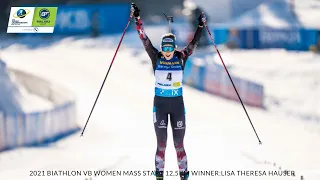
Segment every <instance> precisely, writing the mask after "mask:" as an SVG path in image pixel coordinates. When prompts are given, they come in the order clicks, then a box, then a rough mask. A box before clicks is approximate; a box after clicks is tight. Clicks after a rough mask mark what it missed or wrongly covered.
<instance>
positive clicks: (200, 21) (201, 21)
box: [198, 12, 207, 26]
mask: <svg viewBox="0 0 320 180" xmlns="http://www.w3.org/2000/svg"><path fill="white" fill-rule="evenodd" d="M206 21H207V17H206V15H205V14H204V13H203V12H202V13H201V14H200V16H199V18H198V25H199V26H203V25H204V24H205V23H206Z"/></svg>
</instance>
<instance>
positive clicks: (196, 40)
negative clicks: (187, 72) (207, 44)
mask: <svg viewBox="0 0 320 180" xmlns="http://www.w3.org/2000/svg"><path fill="white" fill-rule="evenodd" d="M198 21H199V22H198V28H197V30H196V32H195V34H194V36H193V39H192V40H191V42H190V43H189V44H188V45H187V46H186V47H185V48H183V49H181V50H180V52H181V53H182V58H183V60H184V64H185V62H186V61H187V59H188V58H189V56H191V55H192V53H193V52H194V50H195V49H196V48H197V46H198V44H199V42H200V38H201V35H202V31H203V26H204V23H205V22H206V16H205V15H204V14H203V13H201V14H200V16H199V18H198Z"/></svg>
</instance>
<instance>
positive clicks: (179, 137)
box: [131, 3, 206, 180]
mask: <svg viewBox="0 0 320 180" xmlns="http://www.w3.org/2000/svg"><path fill="white" fill-rule="evenodd" d="M131 10H132V11H134V18H135V23H136V29H137V31H138V34H139V37H140V39H141V41H142V43H143V45H144V48H145V50H146V51H147V53H148V55H149V57H150V59H151V62H152V66H153V70H154V76H155V96H154V107H153V114H154V117H153V122H154V128H155V132H156V136H157V150H156V155H155V168H156V169H155V170H156V171H155V172H156V173H155V175H156V177H157V179H163V176H164V172H163V171H164V163H165V150H166V145H167V126H168V115H170V124H171V127H172V131H173V141H174V147H175V149H176V152H177V159H178V166H179V175H180V177H181V180H187V179H188V176H189V171H188V165H187V164H188V163H187V156H186V152H185V149H184V145H183V139H184V135H185V130H186V129H185V128H186V121H185V108H184V101H183V95H182V94H183V93H182V78H183V70H184V67H185V64H186V61H187V59H188V57H189V56H190V55H191V54H192V53H193V52H194V50H195V49H196V47H197V45H198V43H199V41H200V37H201V34H202V30H203V26H204V23H205V21H206V16H205V15H204V14H203V13H201V14H200V16H199V18H198V21H199V22H198V28H197V30H196V32H195V35H194V37H193V40H192V41H191V42H190V43H189V44H188V46H186V47H185V48H183V49H182V50H177V46H176V37H175V35H174V34H172V33H167V34H164V35H163V36H162V42H161V45H160V49H161V51H158V50H157V49H156V48H155V47H153V45H152V43H151V41H150V39H149V38H148V36H147V35H146V34H145V32H144V29H143V26H142V22H141V19H140V15H139V12H140V10H139V8H138V7H137V5H136V4H134V3H132V5H131Z"/></svg>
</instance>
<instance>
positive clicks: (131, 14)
mask: <svg viewBox="0 0 320 180" xmlns="http://www.w3.org/2000/svg"><path fill="white" fill-rule="evenodd" d="M132 16H133V11H131V13H130V17H129V20H128V23H127V26H126V27H125V29H124V31H123V33H122V36H121V39H120V42H119V44H118V47H117V50H116V52H115V54H114V56H113V59H112V61H111V63H110V66H109V69H108V71H107V74H106V75H105V77H104V80H103V82H102V85H101V87H100V90H99V93H98V95H97V97H96V100H95V102H94V104H93V106H92V109H91V112H90V114H89V117H88V119H87V122H86V124H85V126H84V128H83V130H82V133H81V136H83V133H84V131H85V129H86V127H87V125H88V122H89V120H90V117H91V114H92V112H93V109H94V107H95V106H96V103H97V101H98V98H99V96H100V93H101V90H102V88H103V86H104V83H105V81H106V79H107V77H108V75H109V72H110V69H111V67H112V64H113V61H114V59H115V57H116V55H117V53H118V50H119V48H120V45H121V43H122V40H123V37H124V35H125V33H126V31H127V29H128V27H129V24H130V21H131V19H132Z"/></svg>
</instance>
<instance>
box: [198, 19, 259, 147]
mask: <svg viewBox="0 0 320 180" xmlns="http://www.w3.org/2000/svg"><path fill="white" fill-rule="evenodd" d="M204 25H205V26H206V29H207V31H208V33H209V36H210V39H211V41H212V43H213V45H214V47H215V49H216V51H217V53H218V55H219V57H220V60H221V62H222V64H223V66H224V69H225V70H226V72H227V74H228V76H229V79H230V81H231V83H232V86H233V88H234V90H235V91H236V93H237V95H238V98H239V100H240V102H241V105H242V107H243V109H244V111H245V113H246V115H247V117H248V119H249V122H250V124H251V126H252V128H253V131H254V133H255V134H256V136H257V138H258V141H259V144H262V142H261V140H260V138H259V136H258V134H257V132H256V129H255V128H254V126H253V124H252V122H251V119H250V117H249V114H248V112H247V110H246V108H245V106H244V104H243V102H242V100H241V98H240V95H239V93H238V91H237V88H236V86H235V85H234V83H233V81H232V78H231V76H230V74H229V72H228V69H227V67H226V65H225V64H224V62H223V59H222V57H221V54H220V52H219V50H218V47H217V45H216V43H215V42H214V40H213V37H212V35H211V33H210V30H209V28H208V26H207V24H206V22H205V23H204Z"/></svg>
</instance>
